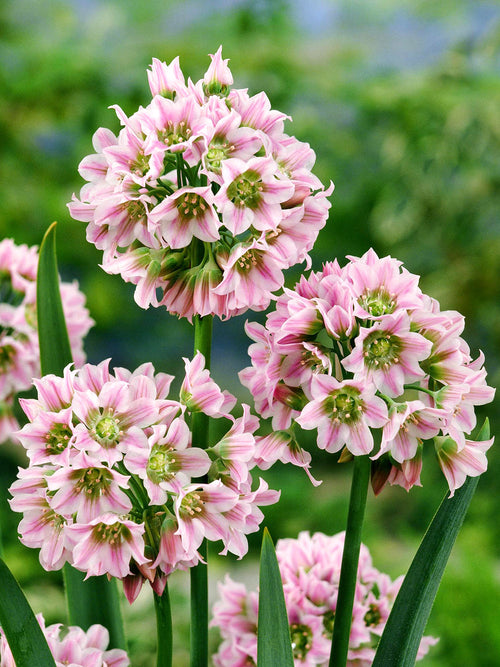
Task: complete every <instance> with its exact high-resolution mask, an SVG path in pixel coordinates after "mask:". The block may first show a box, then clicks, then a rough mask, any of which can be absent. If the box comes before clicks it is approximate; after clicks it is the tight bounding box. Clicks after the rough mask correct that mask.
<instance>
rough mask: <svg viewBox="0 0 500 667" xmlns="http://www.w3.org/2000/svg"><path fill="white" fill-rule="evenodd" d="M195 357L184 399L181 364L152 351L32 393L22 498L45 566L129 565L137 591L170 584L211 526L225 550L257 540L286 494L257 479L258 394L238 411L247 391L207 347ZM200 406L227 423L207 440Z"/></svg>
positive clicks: (125, 571)
mask: <svg viewBox="0 0 500 667" xmlns="http://www.w3.org/2000/svg"><path fill="white" fill-rule="evenodd" d="M184 361H185V376H184V378H183V381H182V383H181V390H180V396H179V399H180V400H177V399H175V398H171V397H169V390H170V385H171V383H172V380H173V379H174V378H173V376H171V375H167V374H166V373H155V371H154V368H153V366H152V365H151V364H150V363H146V364H143V365H142V366H140V367H139V368H137V369H136V370H135V371H133V372H131V371H129V370H127V369H125V368H115V369H114V370H112V369H111V368H110V360H109V359H107V360H105V361H103V362H101V363H100V364H98V365H97V366H95V365H92V364H85V365H84V366H82V367H81V368H80V369H73V368H72V367H71V366H68V367H67V368H66V369H65V371H64V377H60V378H58V377H56V376H54V375H48V376H46V377H43V378H41V379H39V380H37V381H36V383H35V386H36V389H37V392H38V397H37V398H30V399H23V400H22V402H21V405H22V407H23V408H24V410H25V412H26V416H27V417H28V420H29V421H28V423H27V424H26V425H25V426H24V427H23V428H22V429H21V430H20V431H19V432H18V434H17V437H18V439H19V441H20V442H21V444H23V445H24V447H25V448H26V450H27V452H28V459H29V466H28V468H26V469H20V470H19V474H18V479H17V480H16V481H15V482H14V483H13V484H12V486H11V493H12V496H13V497H12V500H11V501H10V502H11V507H12V509H13V510H14V511H17V512H21V513H22V514H23V518H22V520H21V522H20V524H19V533H20V539H21V541H22V542H23V544H25V545H26V546H29V547H33V548H37V549H40V562H41V564H42V565H43V567H44V568H46V569H48V570H56V569H59V568H61V567H62V566H63V565H64V563H66V562H68V563H70V564H71V565H73V566H74V567H76V568H77V569H79V570H81V571H83V572H85V573H86V576H87V577H90V576H99V575H102V574H107V575H108V576H113V577H117V578H119V579H121V580H122V581H123V585H124V590H125V594H126V596H127V598H128V600H129V601H130V602H132V601H133V600H134V599H135V598H136V597H137V595H138V593H139V591H140V589H141V586H142V584H143V583H144V581H146V580H148V581H149V582H150V584H151V586H152V587H153V589H154V590H155V592H158V593H159V594H161V592H162V590H163V588H164V586H165V582H166V577H167V576H168V575H169V574H170V573H171V572H173V571H174V570H176V569H186V568H189V567H192V566H194V565H196V564H197V563H198V562H199V561H200V558H201V556H200V554H199V553H198V548H199V546H200V544H201V543H202V541H203V539H204V538H207V539H210V540H213V541H221V542H222V547H221V553H227V552H228V551H231V552H232V553H234V554H236V555H237V556H239V557H240V558H241V557H242V556H243V555H244V554H245V553H246V552H247V550H248V544H247V540H246V535H247V534H249V533H252V532H255V531H257V530H258V529H259V525H260V523H261V522H262V520H263V518H264V515H263V513H262V511H261V509H260V507H262V506H265V505H269V504H271V503H274V502H276V501H277V500H278V498H279V493H278V492H276V491H273V490H272V489H269V488H268V487H267V484H265V482H264V481H263V480H259V482H258V485H257V488H254V487H255V485H254V484H253V479H252V475H251V472H250V471H251V469H252V468H254V467H255V466H256V465H257V464H258V463H260V461H261V457H259V456H258V455H257V448H258V445H257V441H256V438H255V435H254V433H255V432H256V431H257V429H258V427H259V420H258V418H257V417H255V416H253V415H251V414H250V409H249V407H248V406H243V414H242V415H241V416H236V417H234V416H233V415H232V414H231V411H232V409H233V408H234V405H235V402H236V399H235V398H234V396H232V395H231V394H230V393H229V392H227V391H222V390H221V389H220V387H219V386H218V385H217V383H216V382H215V381H214V380H213V379H212V378H211V377H210V372H209V371H208V369H206V368H205V358H204V357H203V355H202V354H201V353H199V352H198V353H197V354H196V355H195V357H194V359H192V360H189V359H185V360H184ZM196 412H204V413H205V414H207V415H210V416H211V417H213V418H215V419H218V418H221V419H223V420H224V426H225V427H226V432H225V434H224V431H222V433H223V435H222V436H221V437H220V439H219V441H218V442H216V443H215V444H213V446H210V447H208V449H206V450H205V449H201V448H200V447H199V446H198V443H196V442H193V436H192V433H191V423H192V416H193V414H194V413H196ZM228 422H229V426H227V423H228ZM219 433H221V431H219ZM263 466H264V467H265V466H267V467H268V465H267V462H266V461H263Z"/></svg>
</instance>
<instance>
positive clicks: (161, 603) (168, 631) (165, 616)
mask: <svg viewBox="0 0 500 667" xmlns="http://www.w3.org/2000/svg"><path fill="white" fill-rule="evenodd" d="M154 601H155V612H156V641H157V657H156V667H172V614H171V611H170V597H169V594H168V584H167V585H166V586H165V590H164V591H163V594H162V595H156V593H154Z"/></svg>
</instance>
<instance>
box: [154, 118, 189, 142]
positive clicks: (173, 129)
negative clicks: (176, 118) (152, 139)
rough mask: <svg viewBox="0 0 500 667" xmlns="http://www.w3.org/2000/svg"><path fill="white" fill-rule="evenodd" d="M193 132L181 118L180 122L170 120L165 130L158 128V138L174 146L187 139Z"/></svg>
mask: <svg viewBox="0 0 500 667" xmlns="http://www.w3.org/2000/svg"><path fill="white" fill-rule="evenodd" d="M191 134H192V130H191V128H189V127H188V126H187V123H186V121H184V120H181V122H180V123H174V122H172V121H169V122H168V123H167V125H166V127H165V128H164V129H163V130H158V139H159V140H160V141H163V143H164V144H167V146H173V145H174V144H181V143H182V142H183V141H187V140H188V139H189V137H190V136H191Z"/></svg>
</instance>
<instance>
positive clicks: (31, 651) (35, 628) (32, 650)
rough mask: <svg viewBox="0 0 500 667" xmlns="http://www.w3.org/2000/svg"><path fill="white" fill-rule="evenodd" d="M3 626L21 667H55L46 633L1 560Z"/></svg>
mask: <svg viewBox="0 0 500 667" xmlns="http://www.w3.org/2000/svg"><path fill="white" fill-rule="evenodd" d="M0 590H1V591H2V595H1V596H0V625H1V626H2V629H3V632H4V633H5V637H6V638H7V642H8V643H9V647H10V650H11V651H12V655H13V657H14V660H15V662H16V665H17V667H55V662H54V658H53V657H52V654H51V652H50V649H49V647H48V645H47V642H46V640H45V637H44V636H43V632H42V630H41V628H40V626H39V625H38V622H37V620H36V618H35V615H34V614H33V611H32V610H31V608H30V606H29V604H28V601H27V600H26V598H25V597H24V594H23V592H22V590H21V589H20V588H19V584H18V583H17V581H16V580H15V579H14V577H13V575H12V573H11V572H10V570H9V568H8V567H7V565H6V564H5V562H4V561H3V560H2V559H0Z"/></svg>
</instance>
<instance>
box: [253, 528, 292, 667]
mask: <svg viewBox="0 0 500 667" xmlns="http://www.w3.org/2000/svg"><path fill="white" fill-rule="evenodd" d="M277 665H279V666H280V667H293V655H292V644H291V641H290V627H289V624H288V616H287V613H286V606H285V596H284V595H283V584H282V582H281V574H280V570H279V566H278V560H277V558H276V552H275V550H274V544H273V541H272V539H271V536H270V535H269V532H268V530H267V528H265V529H264V536H263V538H262V551H261V555H260V574H259V618H258V636H257V666H258V667H277Z"/></svg>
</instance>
